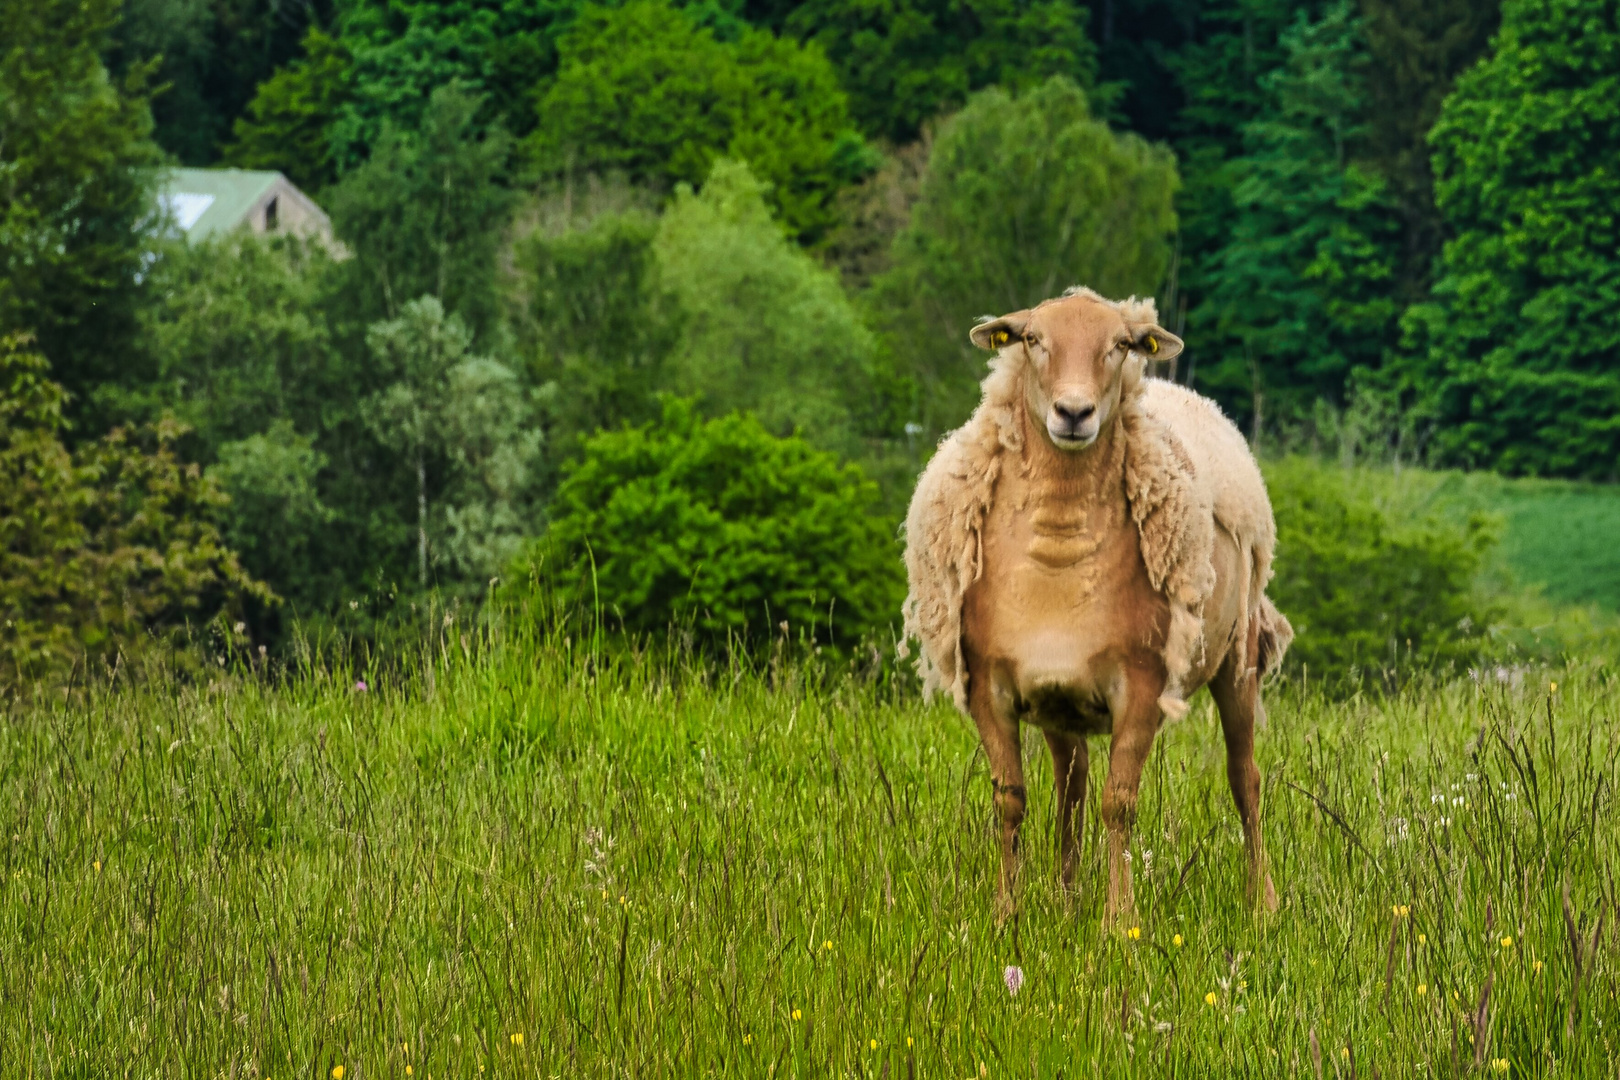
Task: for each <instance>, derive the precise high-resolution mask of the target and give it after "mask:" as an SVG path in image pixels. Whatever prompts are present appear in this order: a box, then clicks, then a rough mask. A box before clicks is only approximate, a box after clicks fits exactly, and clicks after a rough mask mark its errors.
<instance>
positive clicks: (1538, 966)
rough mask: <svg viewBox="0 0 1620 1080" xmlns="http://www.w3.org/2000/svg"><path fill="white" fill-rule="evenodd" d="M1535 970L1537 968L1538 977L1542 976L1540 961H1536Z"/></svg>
mask: <svg viewBox="0 0 1620 1080" xmlns="http://www.w3.org/2000/svg"><path fill="white" fill-rule="evenodd" d="M1534 968H1535V972H1536V974H1537V975H1540V974H1541V961H1540V960H1537V961H1536V962H1535V964H1534Z"/></svg>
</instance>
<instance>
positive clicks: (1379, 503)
mask: <svg viewBox="0 0 1620 1080" xmlns="http://www.w3.org/2000/svg"><path fill="white" fill-rule="evenodd" d="M1266 480H1267V484H1268V486H1269V487H1270V489H1271V501H1272V505H1273V507H1274V509H1275V511H1276V515H1277V566H1276V568H1277V577H1276V580H1275V581H1273V583H1272V585H1271V588H1270V594H1271V596H1272V598H1273V600H1275V601H1276V604H1277V606H1278V607H1279V608H1281V609H1282V611H1283V613H1284V614H1286V615H1287V616H1288V618H1289V619H1290V621H1292V623H1293V624H1294V630H1295V632H1296V635H1297V636H1296V638H1295V640H1294V644H1293V646H1292V647H1291V648H1290V650H1289V653H1288V658H1289V661H1290V663H1291V664H1292V665H1294V666H1295V667H1296V668H1298V667H1299V666H1300V665H1308V666H1309V668H1310V670H1311V671H1312V672H1313V673H1318V672H1319V673H1321V674H1323V675H1325V676H1327V677H1329V678H1334V677H1339V676H1344V675H1348V674H1349V673H1350V670H1351V669H1352V668H1353V667H1355V666H1358V665H1359V666H1362V667H1369V666H1371V667H1378V666H1383V665H1390V666H1393V665H1396V664H1407V663H1411V662H1418V663H1426V664H1441V663H1445V662H1447V661H1457V662H1466V661H1467V660H1470V659H1473V658H1476V657H1478V656H1479V655H1480V654H1481V653H1482V652H1483V651H1484V650H1485V649H1486V647H1487V645H1488V641H1487V639H1486V637H1485V634H1486V631H1487V630H1488V629H1489V628H1490V624H1491V622H1492V621H1493V619H1494V618H1495V617H1496V612H1495V611H1494V609H1492V608H1491V607H1490V606H1489V605H1488V604H1486V603H1485V602H1484V601H1483V600H1482V599H1481V598H1480V596H1479V595H1478V593H1477V591H1476V588H1475V583H1476V579H1477V578H1478V576H1479V573H1480V571H1481V569H1482V567H1483V566H1484V561H1485V557H1486V555H1487V554H1488V552H1489V551H1490V548H1491V547H1492V545H1493V544H1494V543H1495V542H1496V532H1495V529H1494V527H1493V522H1492V521H1491V519H1490V518H1488V517H1487V516H1485V515H1483V514H1480V513H1474V514H1471V515H1469V516H1468V517H1467V519H1466V520H1464V521H1461V522H1458V521H1455V520H1452V519H1449V518H1447V517H1445V516H1443V515H1441V514H1439V513H1437V512H1434V511H1432V510H1430V511H1425V510H1422V509H1418V510H1416V511H1413V510H1411V509H1410V508H1407V511H1406V512H1404V513H1397V512H1395V511H1394V510H1393V509H1392V508H1391V507H1390V506H1389V505H1388V500H1387V499H1384V500H1381V499H1380V498H1379V497H1378V495H1379V493H1378V490H1377V487H1378V485H1377V478H1376V477H1373V476H1371V475H1370V470H1358V469H1344V468H1341V467H1338V466H1334V465H1327V464H1323V463H1320V462H1317V461H1313V460H1311V459H1308V458H1287V459H1284V460H1281V461H1276V462H1272V463H1269V464H1268V465H1267V467H1266ZM1384 494H1386V495H1388V494H1389V493H1387V492H1386V493H1384Z"/></svg>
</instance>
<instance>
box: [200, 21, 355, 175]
mask: <svg viewBox="0 0 1620 1080" xmlns="http://www.w3.org/2000/svg"><path fill="white" fill-rule="evenodd" d="M352 63H353V60H352V58H351V57H350V55H349V51H348V49H346V48H344V46H343V43H342V42H340V41H338V40H337V39H335V38H332V37H329V36H328V35H326V34H324V33H322V32H321V31H320V29H319V28H317V27H311V28H310V30H309V33H308V34H306V35H304V55H303V56H302V57H301V58H299V59H296V60H294V61H292V63H290V64H288V65H287V66H286V67H283V68H280V69H279V70H277V71H276V73H275V74H274V75H272V76H271V77H270V78H269V79H266V80H265V81H264V82H262V83H260V84H259V87H258V90H257V91H256V92H255V94H254V96H253V100H252V101H250V102H249V103H248V105H247V115H245V116H240V117H237V119H236V122H235V125H234V128H233V131H234V133H235V136H236V137H235V141H233V142H232V143H231V144H230V145H229V146H227V147H226V148H225V154H224V157H225V163H226V164H227V165H235V166H237V167H238V168H243V169H278V170H280V171H281V172H283V173H285V174H286V176H287V179H289V180H291V181H292V182H293V183H295V184H297V185H298V186H299V187H301V188H304V189H305V190H308V191H314V190H316V189H318V188H323V187H325V186H326V185H328V184H330V183H332V182H333V181H334V180H336V179H337V175H338V164H339V161H338V157H337V150H336V148H335V147H334V146H333V145H332V143H333V130H332V128H333V125H334V124H335V123H336V122H337V120H338V117H339V115H340V114H341V112H342V110H343V107H344V106H345V105H346V104H347V103H348V102H349V100H350V99H351V97H352V92H351V89H350V85H349V82H350V71H351V67H352Z"/></svg>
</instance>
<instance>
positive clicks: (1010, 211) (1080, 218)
mask: <svg viewBox="0 0 1620 1080" xmlns="http://www.w3.org/2000/svg"><path fill="white" fill-rule="evenodd" d="M1175 185H1176V170H1175V162H1174V161H1173V160H1172V159H1171V157H1170V155H1169V154H1168V153H1166V152H1165V150H1164V149H1163V148H1161V147H1154V146H1151V145H1149V144H1148V143H1146V142H1143V141H1142V140H1141V139H1138V138H1136V137H1135V136H1132V135H1119V134H1116V133H1114V132H1112V131H1110V130H1109V128H1108V126H1107V125H1106V124H1104V123H1103V122H1102V121H1100V120H1096V119H1094V118H1093V117H1092V115H1091V111H1090V107H1089V105H1088V104H1087V101H1086V97H1085V95H1084V94H1083V93H1082V92H1081V91H1080V89H1079V88H1078V87H1076V86H1075V85H1074V84H1073V83H1071V82H1068V81H1067V80H1064V79H1061V78H1054V79H1052V80H1051V81H1050V82H1047V83H1044V84H1042V85H1041V86H1039V87H1037V88H1036V89H1034V90H1031V91H1029V92H1028V93H1025V94H1022V95H1020V96H1018V97H1013V96H1011V95H1009V94H1007V93H1006V92H1004V91H1001V90H999V89H997V90H986V91H984V92H983V93H981V94H979V95H977V96H976V97H975V98H974V99H973V100H972V102H970V103H969V105H968V106H967V108H965V109H963V110H962V111H961V112H960V113H958V114H957V115H956V116H954V117H952V118H951V119H950V120H949V121H948V122H947V123H946V124H945V125H943V127H942V128H941V130H940V132H939V136H938V138H937V139H935V141H934V144H933V150H932V153H931V154H930V155H929V159H928V172H927V176H926V177H925V179H924V181H923V184H922V188H921V191H920V192H919V196H918V200H917V203H916V206H915V207H914V208H913V209H912V213H911V220H910V223H909V224H908V225H907V226H906V228H905V230H904V231H902V232H901V233H900V234H899V235H898V236H897V237H896V238H895V241H894V247H893V266H892V268H891V269H890V270H889V271H888V272H887V273H886V274H885V275H884V277H883V278H882V279H880V280H879V281H878V282H877V283H876V284H875V286H874V293H875V298H874V302H875V303H876V304H878V305H879V306H880V307H881V308H882V309H883V310H884V312H885V317H886V318H887V319H888V320H890V325H889V327H888V329H889V331H890V334H891V336H892V337H893V339H894V346H895V349H896V350H897V351H898V352H899V353H900V354H901V355H902V356H903V357H905V358H906V359H907V360H908V361H909V362H910V364H911V367H912V370H913V372H914V373H915V377H916V378H917V379H918V381H919V383H920V396H921V404H920V406H919V411H920V413H921V420H922V423H923V425H924V427H925V428H926V429H927V430H930V431H933V432H939V431H942V430H945V429H948V428H950V427H954V426H955V425H956V424H958V423H960V422H961V421H962V420H963V419H964V418H965V417H966V416H967V414H968V412H969V411H970V410H971V409H972V407H973V405H974V404H975V403H977V401H978V395H977V385H978V380H979V378H980V377H982V374H983V364H982V363H981V362H980V361H981V360H982V357H983V354H982V353H979V351H978V350H977V349H975V348H974V347H973V346H972V345H970V344H969V343H968V339H967V332H968V330H969V329H970V328H971V327H972V326H973V323H974V321H975V319H976V318H977V317H978V316H981V315H985V314H991V315H1000V314H1004V313H1006V312H1010V311H1017V310H1019V309H1020V308H1025V307H1030V306H1033V305H1034V304H1037V303H1039V302H1040V301H1042V300H1045V299H1047V298H1048V297H1051V296H1055V295H1057V294H1058V293H1060V292H1062V291H1063V290H1064V289H1065V288H1067V287H1068V286H1070V285H1073V284H1076V283H1085V284H1088V285H1090V286H1091V287H1093V288H1095V289H1097V290H1098V291H1099V292H1101V293H1103V294H1104V295H1105V296H1121V297H1123V296H1129V295H1132V294H1150V293H1152V292H1153V290H1154V288H1155V287H1156V285H1157V284H1158V282H1159V281H1160V279H1161V278H1162V275H1163V274H1164V269H1165V265H1166V263H1167V262H1168V260H1169V257H1170V236H1171V233H1172V231H1173V230H1174V228H1175V215H1174V213H1173V211H1172V210H1171V197H1172V195H1173V194H1174V191H1175Z"/></svg>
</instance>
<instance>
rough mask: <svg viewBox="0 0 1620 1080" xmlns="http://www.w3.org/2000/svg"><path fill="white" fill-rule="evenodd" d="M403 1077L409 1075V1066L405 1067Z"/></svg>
mask: <svg viewBox="0 0 1620 1080" xmlns="http://www.w3.org/2000/svg"><path fill="white" fill-rule="evenodd" d="M405 1075H406V1076H410V1075H411V1067H410V1066H409V1065H407V1066H405Z"/></svg>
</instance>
